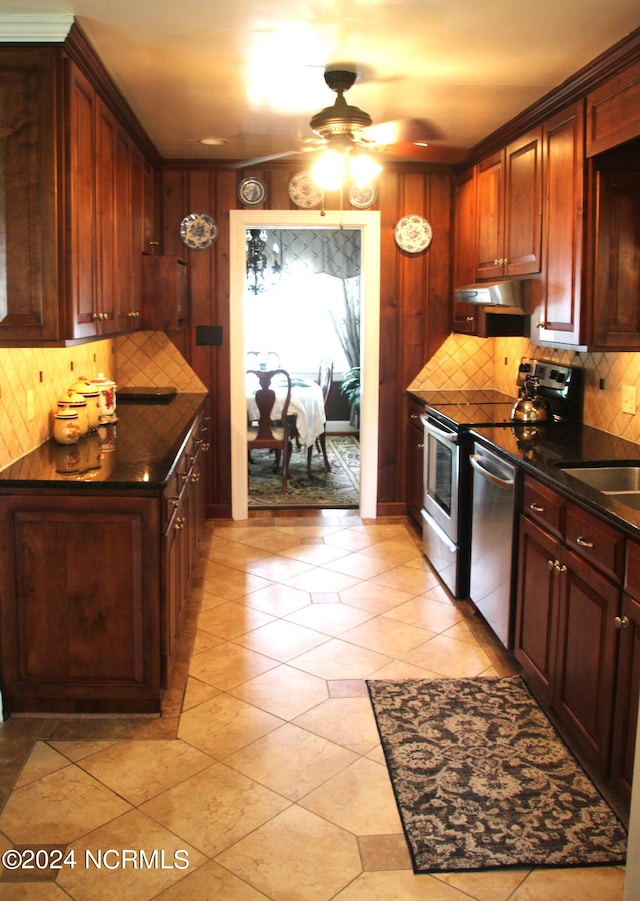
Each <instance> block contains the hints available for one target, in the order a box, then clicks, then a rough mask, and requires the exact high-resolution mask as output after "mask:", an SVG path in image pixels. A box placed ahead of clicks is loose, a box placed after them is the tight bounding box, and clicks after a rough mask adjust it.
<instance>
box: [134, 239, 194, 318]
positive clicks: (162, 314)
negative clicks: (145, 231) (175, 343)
mask: <svg viewBox="0 0 640 901" xmlns="http://www.w3.org/2000/svg"><path fill="white" fill-rule="evenodd" d="M187 303H188V300H187V264H186V262H185V261H184V260H182V259H180V257H176V256H173V255H166V256H153V255H149V254H144V255H143V257H142V316H141V321H142V327H143V328H145V329H151V330H157V331H163V330H164V331H171V330H176V329H179V328H181V327H182V326H184V324H185V319H186V316H187Z"/></svg>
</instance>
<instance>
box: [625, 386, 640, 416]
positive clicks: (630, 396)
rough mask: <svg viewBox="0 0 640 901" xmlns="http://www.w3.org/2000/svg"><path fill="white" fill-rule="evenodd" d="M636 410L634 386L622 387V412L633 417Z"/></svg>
mask: <svg viewBox="0 0 640 901" xmlns="http://www.w3.org/2000/svg"><path fill="white" fill-rule="evenodd" d="M637 409H638V402H637V398H636V386H635V385H623V386H622V412H623V413H631V414H632V415H635V413H636V410H637Z"/></svg>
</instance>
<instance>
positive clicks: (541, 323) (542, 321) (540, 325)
mask: <svg viewBox="0 0 640 901" xmlns="http://www.w3.org/2000/svg"><path fill="white" fill-rule="evenodd" d="M546 327H547V323H546V322H545V321H544V319H542V320H541V321H540V322H536V328H546Z"/></svg>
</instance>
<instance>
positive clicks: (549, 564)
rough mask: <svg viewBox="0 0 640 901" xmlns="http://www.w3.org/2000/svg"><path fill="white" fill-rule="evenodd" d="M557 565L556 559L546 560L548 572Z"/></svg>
mask: <svg viewBox="0 0 640 901" xmlns="http://www.w3.org/2000/svg"><path fill="white" fill-rule="evenodd" d="M556 566H558V561H557V560H547V569H548V570H549V572H553V570H554V569H555V568H556Z"/></svg>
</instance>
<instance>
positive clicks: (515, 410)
mask: <svg viewBox="0 0 640 901" xmlns="http://www.w3.org/2000/svg"><path fill="white" fill-rule="evenodd" d="M538 385H539V381H538V379H537V378H536V377H535V376H532V375H528V376H527V377H526V379H525V381H524V385H523V386H522V388H521V389H520V397H519V398H518V400H517V401H516V402H515V404H514V405H513V407H512V409H511V419H512V420H514V422H549V421H550V420H551V419H553V414H552V412H551V407H550V406H549V403H548V401H546V400H545V398H544V397H541V396H540V395H539V394H538V393H537V390H538Z"/></svg>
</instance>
